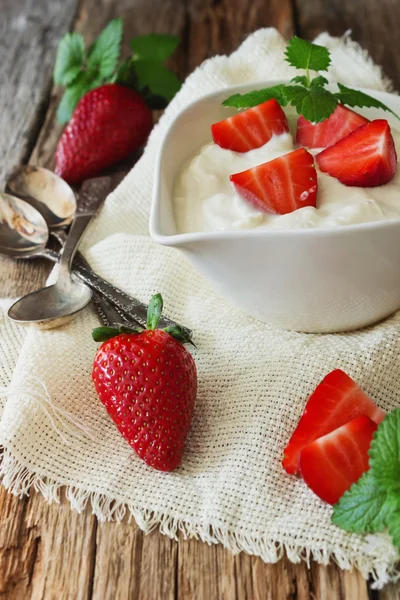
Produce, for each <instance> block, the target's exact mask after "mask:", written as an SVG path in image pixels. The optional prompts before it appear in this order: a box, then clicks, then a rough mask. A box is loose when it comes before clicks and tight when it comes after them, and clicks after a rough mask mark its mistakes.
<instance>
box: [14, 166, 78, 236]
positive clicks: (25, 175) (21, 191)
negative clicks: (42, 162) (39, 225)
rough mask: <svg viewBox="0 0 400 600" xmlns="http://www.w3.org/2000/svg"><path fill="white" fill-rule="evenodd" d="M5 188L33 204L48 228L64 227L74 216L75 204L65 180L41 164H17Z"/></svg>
mask: <svg viewBox="0 0 400 600" xmlns="http://www.w3.org/2000/svg"><path fill="white" fill-rule="evenodd" d="M7 189H8V190H10V191H11V192H12V193H13V194H15V195H16V196H19V197H20V198H23V199H25V200H27V201H28V202H29V204H30V205H31V206H34V207H35V208H36V209H37V210H38V211H39V212H40V214H41V215H42V216H43V218H44V219H45V221H46V223H47V225H48V227H49V228H50V229H59V228H60V227H67V226H68V225H70V224H71V223H72V221H73V219H74V216H75V213H76V209H77V203H76V198H75V194H74V192H73V190H72V189H71V187H70V186H69V185H68V183H67V182H66V181H64V180H63V179H61V177H59V176H58V175H56V174H55V173H52V171H49V170H48V169H43V168H42V167H34V166H32V165H24V166H22V167H19V168H18V169H17V170H15V171H14V173H13V174H12V175H11V177H10V178H9V179H8V181H7Z"/></svg>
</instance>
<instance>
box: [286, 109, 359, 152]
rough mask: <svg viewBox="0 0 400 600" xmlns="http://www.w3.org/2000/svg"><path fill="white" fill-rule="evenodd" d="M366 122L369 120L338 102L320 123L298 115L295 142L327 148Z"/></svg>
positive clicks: (310, 146) (306, 145)
mask: <svg viewBox="0 0 400 600" xmlns="http://www.w3.org/2000/svg"><path fill="white" fill-rule="evenodd" d="M367 123H369V121H368V119H366V118H365V117H362V116H361V115H359V114H358V113H356V112H354V110H351V109H350V108H346V107H345V106H343V105H342V104H338V106H337V108H336V109H335V111H334V112H333V113H332V114H331V116H330V117H329V118H328V119H325V121H322V122H321V123H311V122H310V121H307V119H305V118H304V117H303V116H302V115H300V117H299V118H298V119H297V133H296V142H297V143H298V144H299V145H300V146H305V147H306V148H328V146H332V145H333V144H336V142H338V141H339V140H340V139H342V138H343V137H345V136H346V135H348V134H349V133H351V132H352V131H354V130H355V129H358V127H361V126H362V125H366V124H367Z"/></svg>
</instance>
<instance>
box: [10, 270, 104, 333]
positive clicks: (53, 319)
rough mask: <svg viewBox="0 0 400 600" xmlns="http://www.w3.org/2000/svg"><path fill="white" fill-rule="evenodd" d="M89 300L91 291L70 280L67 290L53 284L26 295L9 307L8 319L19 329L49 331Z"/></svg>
mask: <svg viewBox="0 0 400 600" xmlns="http://www.w3.org/2000/svg"><path fill="white" fill-rule="evenodd" d="M91 299H92V290H91V289H90V288H88V287H87V286H86V285H85V284H83V283H79V282H78V281H75V280H74V279H71V280H70V284H69V285H68V286H60V285H58V284H54V285H51V286H49V287H47V288H43V289H41V290H37V291H36V292H31V293H30V294H27V295H26V296H24V297H23V298H21V299H20V300H17V302H15V303H14V304H13V305H12V306H11V307H10V309H9V311H8V316H9V318H10V319H11V320H12V321H14V322H15V323H18V324H19V325H34V326H36V327H39V328H40V329H51V328H54V327H59V326H60V325H64V324H65V323H68V322H69V321H71V320H72V319H73V318H74V317H75V315H76V314H77V313H78V312H80V311H81V310H82V309H83V308H85V306H87V304H89V302H90V300H91Z"/></svg>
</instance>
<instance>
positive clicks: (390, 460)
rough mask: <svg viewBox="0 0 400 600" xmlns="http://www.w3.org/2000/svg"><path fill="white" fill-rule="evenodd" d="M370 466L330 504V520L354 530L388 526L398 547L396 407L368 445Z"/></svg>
mask: <svg viewBox="0 0 400 600" xmlns="http://www.w3.org/2000/svg"><path fill="white" fill-rule="evenodd" d="M369 454H370V469H369V471H367V472H366V473H364V475H362V477H361V478H360V479H359V480H358V482H357V483H355V484H354V485H352V486H351V488H350V489H349V490H348V491H347V492H345V494H343V496H342V497H341V499H340V500H339V502H338V503H337V504H335V506H334V507H333V515H332V522H333V523H334V524H335V525H337V526H338V527H341V528H342V529H345V530H346V531H353V532H355V533H375V532H378V531H382V530H383V529H385V528H388V529H389V533H390V534H391V536H392V539H393V543H394V545H395V546H396V547H397V548H399V549H400V496H399V490H400V409H399V408H398V409H396V410H394V411H393V412H391V413H390V414H388V415H386V417H385V418H384V420H383V421H382V423H381V424H380V425H379V427H378V430H377V432H376V434H375V436H374V439H373V440H372V443H371V448H370V453H369Z"/></svg>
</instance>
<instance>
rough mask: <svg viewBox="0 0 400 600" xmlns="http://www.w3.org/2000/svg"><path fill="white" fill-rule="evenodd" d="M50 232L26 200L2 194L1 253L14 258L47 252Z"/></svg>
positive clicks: (42, 219)
mask: <svg viewBox="0 0 400 600" xmlns="http://www.w3.org/2000/svg"><path fill="white" fill-rule="evenodd" d="M48 239H49V230H48V227H47V225H46V221H45V220H44V218H43V217H42V215H41V214H40V213H39V212H38V211H37V210H36V209H35V208H33V207H32V206H30V205H29V204H28V203H27V202H24V200H20V199H19V198H16V197H15V196H11V195H10V194H4V193H0V253H1V254H5V255H6V256H11V257H13V258H28V257H30V256H34V255H35V256H37V255H38V254H40V253H41V252H43V251H44V250H45V247H46V244H47V241H48Z"/></svg>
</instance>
